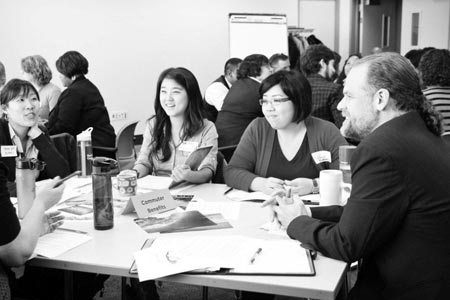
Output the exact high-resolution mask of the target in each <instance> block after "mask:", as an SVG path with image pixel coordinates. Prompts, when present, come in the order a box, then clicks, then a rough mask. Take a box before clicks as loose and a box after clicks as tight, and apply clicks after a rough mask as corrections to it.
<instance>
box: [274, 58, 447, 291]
mask: <svg viewBox="0 0 450 300" xmlns="http://www.w3.org/2000/svg"><path fill="white" fill-rule="evenodd" d="M338 108H339V109H340V110H341V111H342V113H343V115H344V117H345V121H344V123H343V125H342V127H341V133H342V134H344V135H345V136H350V137H354V138H358V139H362V142H361V143H360V144H359V146H358V148H357V150H356V151H355V153H354V155H353V157H352V160H351V169H352V172H353V173H352V183H353V185H352V191H351V195H350V197H349V199H348V202H347V204H346V206H345V207H340V206H329V207H317V208H311V209H309V208H307V207H305V206H304V205H303V204H302V203H295V204H286V203H284V201H282V200H281V199H277V201H276V202H278V206H275V205H274V206H272V207H273V209H274V211H275V213H276V216H277V219H278V220H279V221H280V222H281V224H282V225H283V226H286V227H287V233H288V235H289V236H290V237H291V238H293V239H296V240H299V241H300V242H302V243H303V244H308V245H309V247H311V248H313V249H315V250H317V251H320V252H321V253H322V254H323V255H325V256H328V257H331V258H335V259H340V260H344V261H346V262H349V263H350V262H353V261H360V260H362V264H361V267H360V271H359V274H358V278H357V281H356V284H355V286H354V287H353V289H352V290H351V292H350V297H349V299H448V295H449V293H450V239H449V236H450V185H449V184H448V183H449V181H448V180H449V178H450V155H449V153H450V147H449V146H448V145H446V144H445V143H444V141H443V140H442V139H441V138H440V137H439V135H440V133H441V130H442V128H441V127H442V126H441V120H440V117H439V116H438V115H437V114H436V112H435V111H434V110H433V109H432V108H431V106H430V104H429V102H428V101H426V99H425V97H424V95H423V94H422V91H421V88H420V81H419V78H418V75H417V74H416V72H415V70H414V67H413V66H412V65H411V63H410V62H409V61H408V60H407V59H406V58H404V57H402V56H400V55H399V54H396V53H380V54H375V55H371V56H368V57H364V58H363V59H361V60H359V61H358V62H357V63H355V65H354V67H353V68H352V70H351V71H350V73H349V76H348V77H347V80H346V82H345V88H344V98H343V99H342V101H341V102H340V103H339V106H338Z"/></svg>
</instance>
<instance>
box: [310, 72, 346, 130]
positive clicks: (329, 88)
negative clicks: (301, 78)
mask: <svg viewBox="0 0 450 300" xmlns="http://www.w3.org/2000/svg"><path fill="white" fill-rule="evenodd" d="M307 79H308V81H309V84H310V85H311V92H312V111H311V115H312V116H314V117H317V118H320V119H323V120H327V121H330V122H331V123H334V124H335V125H336V126H337V128H341V126H342V122H343V121H344V117H343V116H342V114H341V112H340V111H339V110H338V109H337V106H338V104H339V102H340V101H341V100H342V97H343V94H342V86H340V85H339V84H336V83H333V82H331V81H328V80H326V79H325V78H324V77H322V76H320V75H319V74H311V75H309V76H308V77H307Z"/></svg>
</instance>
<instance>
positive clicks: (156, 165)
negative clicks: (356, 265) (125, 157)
mask: <svg viewBox="0 0 450 300" xmlns="http://www.w3.org/2000/svg"><path fill="white" fill-rule="evenodd" d="M154 122H155V118H154V117H153V118H150V119H149V120H148V121H147V125H146V127H145V131H144V139H143V141H142V146H141V151H140V152H139V156H138V159H137V161H136V163H135V166H138V165H141V166H144V168H145V170H146V172H144V173H142V172H141V173H140V174H139V175H140V176H145V175H148V174H151V173H153V174H154V175H158V176H170V175H171V174H172V170H173V168H174V167H175V166H179V165H182V164H184V162H185V161H186V159H187V158H188V157H189V154H190V153H191V152H192V151H193V150H194V149H191V151H185V150H188V149H185V150H183V149H182V148H183V147H180V146H181V145H178V146H177V147H175V146H174V145H173V143H171V144H170V150H171V153H172V155H171V156H170V158H169V160H167V161H165V162H162V161H161V160H159V159H158V157H160V155H161V151H160V150H159V151H158V152H156V153H155V151H154V150H153V144H152V142H153V136H152V132H153V127H154V125H155V124H154ZM203 123H204V125H203V128H202V129H201V130H199V131H198V132H196V133H195V134H194V136H192V137H191V138H188V139H186V140H184V141H183V142H187V143H195V144H196V148H200V147H205V146H212V148H211V150H210V151H209V153H208V155H207V156H206V157H205V159H204V160H203V162H202V163H201V164H200V166H199V167H198V169H199V170H201V169H203V168H208V169H210V170H211V171H212V172H213V174H214V173H215V172H216V167H217V131H216V127H215V126H214V123H212V122H211V121H208V120H206V119H204V120H203Z"/></svg>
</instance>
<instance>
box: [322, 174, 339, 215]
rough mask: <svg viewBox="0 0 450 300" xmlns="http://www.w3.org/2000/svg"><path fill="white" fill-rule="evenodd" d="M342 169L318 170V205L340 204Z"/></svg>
mask: <svg viewBox="0 0 450 300" xmlns="http://www.w3.org/2000/svg"><path fill="white" fill-rule="evenodd" d="M342 178H343V175H342V171H340V170H322V171H320V175H319V180H320V188H319V191H320V202H319V203H320V206H330V205H341V202H342V187H343V182H342Z"/></svg>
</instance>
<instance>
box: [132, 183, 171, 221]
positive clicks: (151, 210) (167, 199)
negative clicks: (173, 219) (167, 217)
mask: <svg viewBox="0 0 450 300" xmlns="http://www.w3.org/2000/svg"><path fill="white" fill-rule="evenodd" d="M131 201H132V202H133V206H134V209H135V210H136V213H137V215H138V217H139V218H147V217H149V216H151V215H154V214H159V213H161V212H165V211H168V210H171V209H174V208H176V207H177V206H178V205H177V203H176V202H175V200H174V199H173V197H172V195H171V194H170V192H169V190H168V189H163V190H155V191H154V192H150V193H145V194H140V195H136V196H131Z"/></svg>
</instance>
